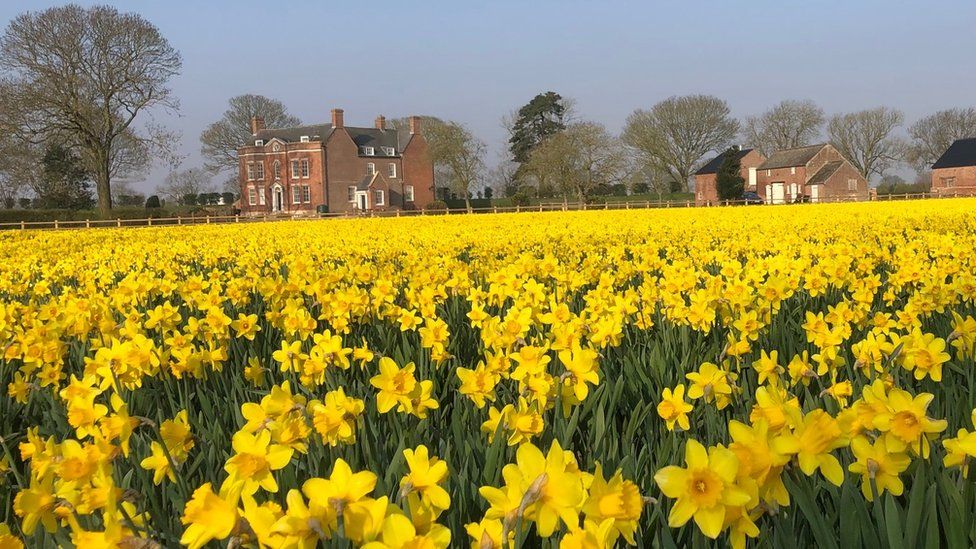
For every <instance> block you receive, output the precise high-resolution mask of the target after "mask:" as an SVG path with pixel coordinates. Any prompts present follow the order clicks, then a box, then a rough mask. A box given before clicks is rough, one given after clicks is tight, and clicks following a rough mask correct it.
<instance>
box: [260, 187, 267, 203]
mask: <svg viewBox="0 0 976 549" xmlns="http://www.w3.org/2000/svg"><path fill="white" fill-rule="evenodd" d="M265 194H266V193H265V192H264V187H261V188H260V189H258V205H259V206H265V205H267V203H268V199H267V198H265Z"/></svg>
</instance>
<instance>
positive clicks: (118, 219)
mask: <svg viewBox="0 0 976 549" xmlns="http://www.w3.org/2000/svg"><path fill="white" fill-rule="evenodd" d="M115 226H116V227H121V226H122V218H121V217H118V218H116V219H115Z"/></svg>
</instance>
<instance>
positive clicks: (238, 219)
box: [234, 215, 241, 223]
mask: <svg viewBox="0 0 976 549" xmlns="http://www.w3.org/2000/svg"><path fill="white" fill-rule="evenodd" d="M240 222H241V216H240V215H235V216H234V223H240Z"/></svg>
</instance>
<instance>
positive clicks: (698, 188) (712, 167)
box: [695, 148, 766, 206]
mask: <svg viewBox="0 0 976 549" xmlns="http://www.w3.org/2000/svg"><path fill="white" fill-rule="evenodd" d="M732 151H734V152H735V154H736V156H738V158H739V164H740V166H741V170H740V172H739V173H740V174H741V175H742V179H744V180H745V182H746V183H745V190H746V191H755V190H756V170H757V168H758V167H759V165H760V164H762V163H763V162H765V161H766V157H765V156H763V155H762V153H760V152H759V151H758V150H756V149H742V148H739V149H735V148H733V149H732ZM729 152H730V151H725V152H723V153H722V154H720V155H718V156H716V157H715V158H712V159H711V160H709V161H708V163H706V164H705V165H704V166H702V167H701V169H699V170H698V171H697V172H695V205H696V206H709V205H713V204H718V203H719V199H718V188H717V187H716V179H717V175H718V169H719V168H720V167H721V166H722V162H725V156H726V155H727V154H728V153H729Z"/></svg>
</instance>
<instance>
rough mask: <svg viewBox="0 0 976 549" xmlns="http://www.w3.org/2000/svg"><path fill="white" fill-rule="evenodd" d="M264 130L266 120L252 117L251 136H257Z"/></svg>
mask: <svg viewBox="0 0 976 549" xmlns="http://www.w3.org/2000/svg"><path fill="white" fill-rule="evenodd" d="M263 129H264V118H262V117H260V116H252V117H251V134H252V135H253V134H256V133H258V132H259V131H261V130H263Z"/></svg>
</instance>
